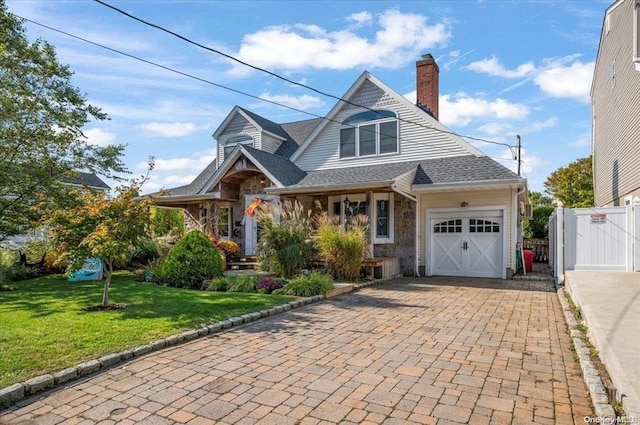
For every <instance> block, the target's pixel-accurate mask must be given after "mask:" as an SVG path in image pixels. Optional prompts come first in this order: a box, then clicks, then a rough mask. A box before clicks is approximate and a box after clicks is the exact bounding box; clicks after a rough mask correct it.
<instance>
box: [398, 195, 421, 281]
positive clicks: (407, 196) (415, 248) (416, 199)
mask: <svg viewBox="0 0 640 425" xmlns="http://www.w3.org/2000/svg"><path fill="white" fill-rule="evenodd" d="M391 190H393V191H394V192H396V193H398V194H400V195H402V196H404V197H405V198H407V199H410V200H412V201H413V202H415V203H416V234H415V240H416V242H415V247H414V250H415V257H416V261H415V267H414V273H415V275H416V276H417V277H420V272H419V266H418V253H419V252H420V250H419V248H420V246H419V243H418V235H419V234H420V201H419V199H418V198H417V197H415V196H413V195H410V194H409V193H407V192H405V191H404V190H401V189H398V185H397V184H395V183H394V184H392V185H391Z"/></svg>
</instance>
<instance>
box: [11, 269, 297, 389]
mask: <svg viewBox="0 0 640 425" xmlns="http://www.w3.org/2000/svg"><path fill="white" fill-rule="evenodd" d="M5 286H10V287H13V288H14V289H15V290H14V291H0V388H3V387H6V386H8V385H11V384H14V383H16V382H20V381H24V380H25V379H28V378H32V377H34V376H38V375H41V374H44V373H51V372H55V371H58V370H61V369H64V368H66V367H70V366H73V365H75V364H78V363H81V362H83V361H86V360H89V359H93V358H97V357H100V356H102V355H105V354H109V353H114V352H119V351H123V350H126V349H131V348H133V347H136V346H139V345H143V344H146V343H148V342H151V341H153V340H156V339H160V338H164V337H167V336H170V335H174V334H177V333H180V332H182V331H185V330H190V329H197V328H199V327H202V326H203V325H207V324H211V323H215V322H218V321H220V320H224V319H227V318H229V317H234V316H238V315H242V314H245V313H249V312H254V311H259V310H262V309H265V308H270V307H273V306H275V305H279V304H283V303H285V302H287V301H290V300H291V299H292V298H290V297H283V296H277V295H262V294H237V293H226V292H222V293H220V292H206V291H192V290H186V289H176V288H168V287H163V286H158V285H156V284H153V283H141V282H136V281H135V280H134V276H133V275H131V274H123V273H120V274H117V275H116V276H114V279H113V280H112V282H111V290H110V292H109V302H110V303H114V304H127V306H128V307H127V308H126V309H124V310H110V311H92V312H87V311H83V308H85V307H89V306H94V305H98V304H100V301H101V296H102V287H103V284H102V282H67V281H66V279H65V278H63V277H61V276H55V277H44V278H38V279H33V280H28V281H24V282H15V283H13V282H12V283H9V284H7V285H5Z"/></svg>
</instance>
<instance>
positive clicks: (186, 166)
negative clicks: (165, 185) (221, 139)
mask: <svg viewBox="0 0 640 425" xmlns="http://www.w3.org/2000/svg"><path fill="white" fill-rule="evenodd" d="M215 157H216V150H215V149H210V150H207V151H203V152H196V153H195V154H194V155H193V157H190V158H185V157H180V158H169V159H160V158H156V159H155V168H154V169H153V171H154V172H156V171H157V172H162V171H176V170H183V171H188V172H190V173H191V174H194V173H195V174H199V173H200V172H201V171H202V170H204V168H205V167H206V166H207V165H209V164H210V163H211V161H213V160H214V159H215ZM136 168H137V169H139V170H146V169H147V162H139V163H138V164H136Z"/></svg>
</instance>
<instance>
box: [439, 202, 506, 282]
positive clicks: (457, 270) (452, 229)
mask: <svg viewBox="0 0 640 425" xmlns="http://www.w3.org/2000/svg"><path fill="white" fill-rule="evenodd" d="M429 224H430V231H431V249H430V252H431V256H430V261H431V274H433V275H444V276H470V277H502V271H503V270H502V269H503V265H502V262H503V261H502V258H503V243H502V240H503V232H504V229H503V220H502V214H501V212H500V211H478V212H476V213H474V212H468V213H464V214H448V215H444V214H437V215H434V216H432V217H431V220H430V223H429Z"/></svg>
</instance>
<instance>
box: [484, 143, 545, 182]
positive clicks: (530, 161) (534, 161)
mask: <svg viewBox="0 0 640 425" xmlns="http://www.w3.org/2000/svg"><path fill="white" fill-rule="evenodd" d="M520 155H521V157H522V162H521V164H520V165H521V172H522V173H523V174H524V175H525V176H526V174H528V173H531V172H533V171H534V170H535V169H536V167H540V166H542V165H546V164H548V163H549V161H546V160H545V159H544V158H542V157H541V156H538V155H534V154H529V152H528V151H527V149H525V148H521V149H520ZM493 158H495V159H496V160H497V161H498V162H499V163H501V164H502V165H504V166H505V167H507V168H508V169H510V170H511V171H513V172H514V173H517V172H518V161H517V160H515V159H514V152H513V151H511V149H508V148H505V149H504V150H503V151H501V152H500V153H499V154H498V155H496V156H494V157H493Z"/></svg>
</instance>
